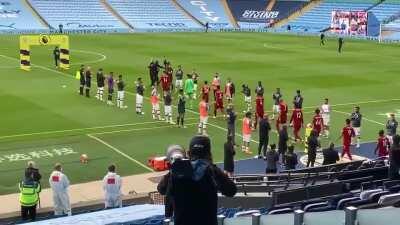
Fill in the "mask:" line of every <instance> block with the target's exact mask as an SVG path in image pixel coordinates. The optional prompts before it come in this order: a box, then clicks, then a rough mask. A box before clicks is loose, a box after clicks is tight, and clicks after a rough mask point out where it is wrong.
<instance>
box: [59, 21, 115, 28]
mask: <svg viewBox="0 0 400 225" xmlns="http://www.w3.org/2000/svg"><path fill="white" fill-rule="evenodd" d="M66 26H67V27H77V28H113V27H114V26H113V25H111V24H82V23H77V22H73V23H67V24H66Z"/></svg>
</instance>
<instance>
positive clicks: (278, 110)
mask: <svg viewBox="0 0 400 225" xmlns="http://www.w3.org/2000/svg"><path fill="white" fill-rule="evenodd" d="M280 111H281V110H280V109H279V105H274V106H272V112H275V113H279V112H280Z"/></svg>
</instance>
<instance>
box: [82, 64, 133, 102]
mask: <svg viewBox="0 0 400 225" xmlns="http://www.w3.org/2000/svg"><path fill="white" fill-rule="evenodd" d="M76 78H77V79H79V94H80V95H82V96H83V95H85V96H86V97H87V98H90V89H91V86H92V70H91V68H90V66H88V67H86V68H85V66H84V65H81V67H80V69H79V71H78V72H77V76H76ZM96 83H97V92H96V95H95V97H96V98H97V99H99V100H100V101H104V98H103V96H104V91H105V90H104V88H105V86H106V85H105V84H106V83H107V88H108V89H107V104H108V105H114V103H113V95H114V90H115V87H116V88H117V107H118V108H121V109H125V108H127V106H126V105H124V98H125V86H126V85H125V82H124V81H123V79H122V75H118V78H117V79H115V78H114V73H113V72H110V73H109V75H108V76H107V77H106V76H105V75H104V72H103V69H101V68H100V69H99V70H98V71H97V73H96Z"/></svg>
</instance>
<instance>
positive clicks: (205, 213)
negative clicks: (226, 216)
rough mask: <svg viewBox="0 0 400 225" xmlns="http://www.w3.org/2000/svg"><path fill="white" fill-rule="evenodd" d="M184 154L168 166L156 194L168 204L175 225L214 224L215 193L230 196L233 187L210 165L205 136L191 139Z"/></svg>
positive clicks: (221, 172) (215, 221)
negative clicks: (160, 195)
mask: <svg viewBox="0 0 400 225" xmlns="http://www.w3.org/2000/svg"><path fill="white" fill-rule="evenodd" d="M188 154H189V159H177V160H175V161H174V162H173V163H172V165H171V170H170V172H169V173H168V174H167V175H165V176H164V177H163V179H162V180H161V182H160V183H159V185H158V191H159V192H160V194H162V195H166V196H167V198H168V199H169V200H170V201H171V202H172V205H173V212H174V213H173V214H174V215H173V217H174V224H175V225H205V224H207V225H217V207H218V206H217V205H218V195H217V192H218V191H220V192H221V193H222V194H223V195H225V196H228V197H233V196H234V195H235V194H236V185H235V184H234V183H233V181H232V180H230V179H229V178H228V177H227V175H225V174H224V172H223V171H222V170H221V169H219V168H218V167H217V166H216V165H214V164H213V163H212V155H211V143H210V139H209V138H208V137H207V136H203V135H197V136H195V137H193V138H192V140H191V141H190V146H189V152H188ZM166 205H168V204H166Z"/></svg>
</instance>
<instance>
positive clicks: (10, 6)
mask: <svg viewBox="0 0 400 225" xmlns="http://www.w3.org/2000/svg"><path fill="white" fill-rule="evenodd" d="M46 29H47V27H46V26H45V25H43V24H41V23H40V22H39V20H38V19H37V18H35V16H34V15H33V13H32V12H31V11H30V10H29V9H28V8H27V7H26V5H24V4H22V1H20V0H18V1H1V2H0V31H1V32H7V31H14V30H29V31H34V30H37V31H43V30H46Z"/></svg>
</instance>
